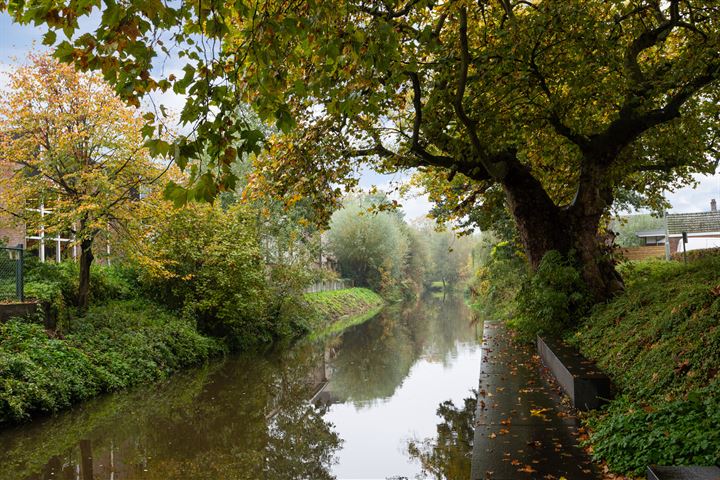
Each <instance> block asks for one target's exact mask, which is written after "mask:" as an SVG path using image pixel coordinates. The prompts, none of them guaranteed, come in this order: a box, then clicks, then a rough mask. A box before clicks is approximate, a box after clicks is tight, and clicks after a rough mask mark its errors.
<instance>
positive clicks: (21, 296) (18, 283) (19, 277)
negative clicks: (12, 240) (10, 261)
mask: <svg viewBox="0 0 720 480" xmlns="http://www.w3.org/2000/svg"><path fill="white" fill-rule="evenodd" d="M24 253H25V252H24V251H23V249H22V248H18V249H17V256H18V258H17V260H16V262H15V294H16V295H17V297H18V300H20V301H21V302H24V301H25V288H24V286H25V282H24V281H23V267H24V262H25V255H24Z"/></svg>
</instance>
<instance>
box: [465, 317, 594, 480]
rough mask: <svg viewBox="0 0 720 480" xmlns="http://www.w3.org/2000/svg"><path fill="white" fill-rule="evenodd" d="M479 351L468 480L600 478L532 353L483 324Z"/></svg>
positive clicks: (567, 410) (496, 324)
mask: <svg viewBox="0 0 720 480" xmlns="http://www.w3.org/2000/svg"><path fill="white" fill-rule="evenodd" d="M482 348H483V354H482V364H481V369H480V386H479V395H478V406H477V411H476V416H475V420H476V422H475V438H474V442H473V457H472V479H473V480H480V479H483V480H484V479H498V480H511V479H512V480H516V479H531V480H535V479H538V480H540V479H542V480H561V479H563V478H564V479H566V480H585V479H599V478H602V475H600V474H599V472H598V469H597V468H596V467H595V466H594V465H593V464H592V462H591V461H590V458H589V457H588V455H587V454H586V453H585V451H584V450H583V449H581V448H580V447H579V446H578V438H577V437H578V435H579V432H578V427H579V423H578V420H577V418H576V417H575V416H574V415H573V412H572V410H571V409H570V408H568V407H565V406H563V405H562V404H561V402H560V401H561V396H560V394H559V393H558V392H557V391H556V389H555V388H554V386H552V385H551V384H550V383H548V382H547V381H546V380H545V379H544V378H543V373H542V368H541V364H540V362H539V360H538V359H537V356H536V355H535V351H534V350H533V349H532V347H530V346H517V345H515V344H513V343H512V342H511V337H510V333H509V332H508V330H507V328H506V327H505V326H504V325H503V324H502V323H499V322H485V325H484V328H483V343H482Z"/></svg>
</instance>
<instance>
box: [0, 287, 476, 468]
mask: <svg viewBox="0 0 720 480" xmlns="http://www.w3.org/2000/svg"><path fill="white" fill-rule="evenodd" d="M478 329H479V327H477V326H476V325H475V324H474V323H473V322H472V320H471V314H470V311H469V309H468V308H467V307H466V306H465V305H464V303H463V302H462V300H461V299H446V300H444V301H443V300H441V299H433V298H430V299H426V300H423V301H420V302H417V303H413V304H411V305H402V306H393V307H389V308H386V309H385V310H384V311H383V312H381V313H380V314H379V315H378V316H376V317H375V318H373V319H371V320H369V321H368V322H366V323H364V324H362V325H358V326H356V327H352V328H350V329H348V330H345V331H344V332H342V333H340V334H337V335H335V336H331V337H327V338H324V339H321V340H315V341H309V340H308V341H303V342H300V343H299V344H296V345H294V346H292V347H286V348H284V349H278V350H279V351H274V352H270V353H266V354H263V355H245V356H240V357H232V358H228V359H225V360H223V361H221V362H216V363H213V364H211V365H208V366H206V367H204V368H202V369H199V370H194V371H190V372H185V373H182V374H179V375H176V376H174V377H172V378H171V379H169V380H168V381H166V382H164V383H161V384H158V385H155V386H153V387H144V388H141V389H137V390H135V391H131V392H126V393H120V394H115V395H109V396H106V397H103V398H100V399H97V400H95V401H91V402H88V403H86V404H84V405H82V406H81V407H77V408H76V409H74V410H73V411H70V412H66V413H63V414H61V415H58V416H56V417H54V418H47V419H43V420H38V421H36V422H33V423H32V424H30V425H25V426H22V427H18V428H14V429H11V430H5V431H0V479H1V480H5V479H13V480H16V479H68V480H69V479H77V480H91V479H102V480H125V479H147V480H155V479H208V480H210V479H213V480H225V479H228V480H229V479H248V480H250V479H252V480H256V479H268V480H275V479H278V480H279V479H312V480H316V479H388V478H391V479H403V478H407V479H415V478H420V479H423V478H428V479H430V478H432V479H446V480H461V479H466V478H468V477H469V475H470V454H471V452H470V449H471V440H472V431H473V410H474V407H475V397H474V393H473V391H472V389H473V388H474V387H476V385H477V379H478V372H479V366H480V346H479V344H478V342H477V333H478Z"/></svg>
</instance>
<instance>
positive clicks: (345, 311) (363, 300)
mask: <svg viewBox="0 0 720 480" xmlns="http://www.w3.org/2000/svg"><path fill="white" fill-rule="evenodd" d="M303 299H304V300H305V302H306V303H307V305H308V307H309V309H310V311H311V317H310V319H309V324H310V330H311V336H315V337H319V336H324V335H329V334H331V333H335V332H339V331H341V330H344V329H346V328H348V327H350V326H352V325H357V324H360V323H363V322H364V321H366V320H368V319H370V318H372V317H374V316H375V315H376V314H377V313H378V312H379V311H380V310H382V308H383V305H384V304H385V302H384V300H383V298H382V297H381V296H380V295H378V294H377V293H375V292H373V291H372V290H370V289H367V288H347V289H342V290H333V291H328V292H317V293H306V294H305V295H304V296H303Z"/></svg>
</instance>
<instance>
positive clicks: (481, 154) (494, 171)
mask: <svg viewBox="0 0 720 480" xmlns="http://www.w3.org/2000/svg"><path fill="white" fill-rule="evenodd" d="M469 66H470V48H469V45H468V34H467V9H466V8H465V7H462V8H461V9H460V75H459V76H458V84H457V90H456V92H455V102H454V105H453V106H454V108H455V114H456V115H457V116H458V118H459V119H460V121H461V122H462V124H463V125H464V126H465V129H466V130H467V132H468V135H469V136H470V141H471V143H472V145H473V148H474V149H475V152H476V154H477V156H478V159H479V160H480V164H481V165H482V166H483V167H484V168H485V170H486V171H487V174H488V175H489V176H490V177H493V178H502V177H504V176H505V175H506V174H507V170H508V166H507V165H506V164H505V162H502V161H501V162H497V163H495V162H493V161H492V159H490V158H489V155H488V153H487V152H486V150H485V148H484V147H483V145H482V144H481V142H480V138H479V137H478V135H477V131H476V125H475V122H474V121H473V120H472V119H471V118H470V117H469V116H468V115H467V113H466V112H465V108H464V107H463V98H464V97H465V87H466V85H467V78H468V68H469Z"/></svg>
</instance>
